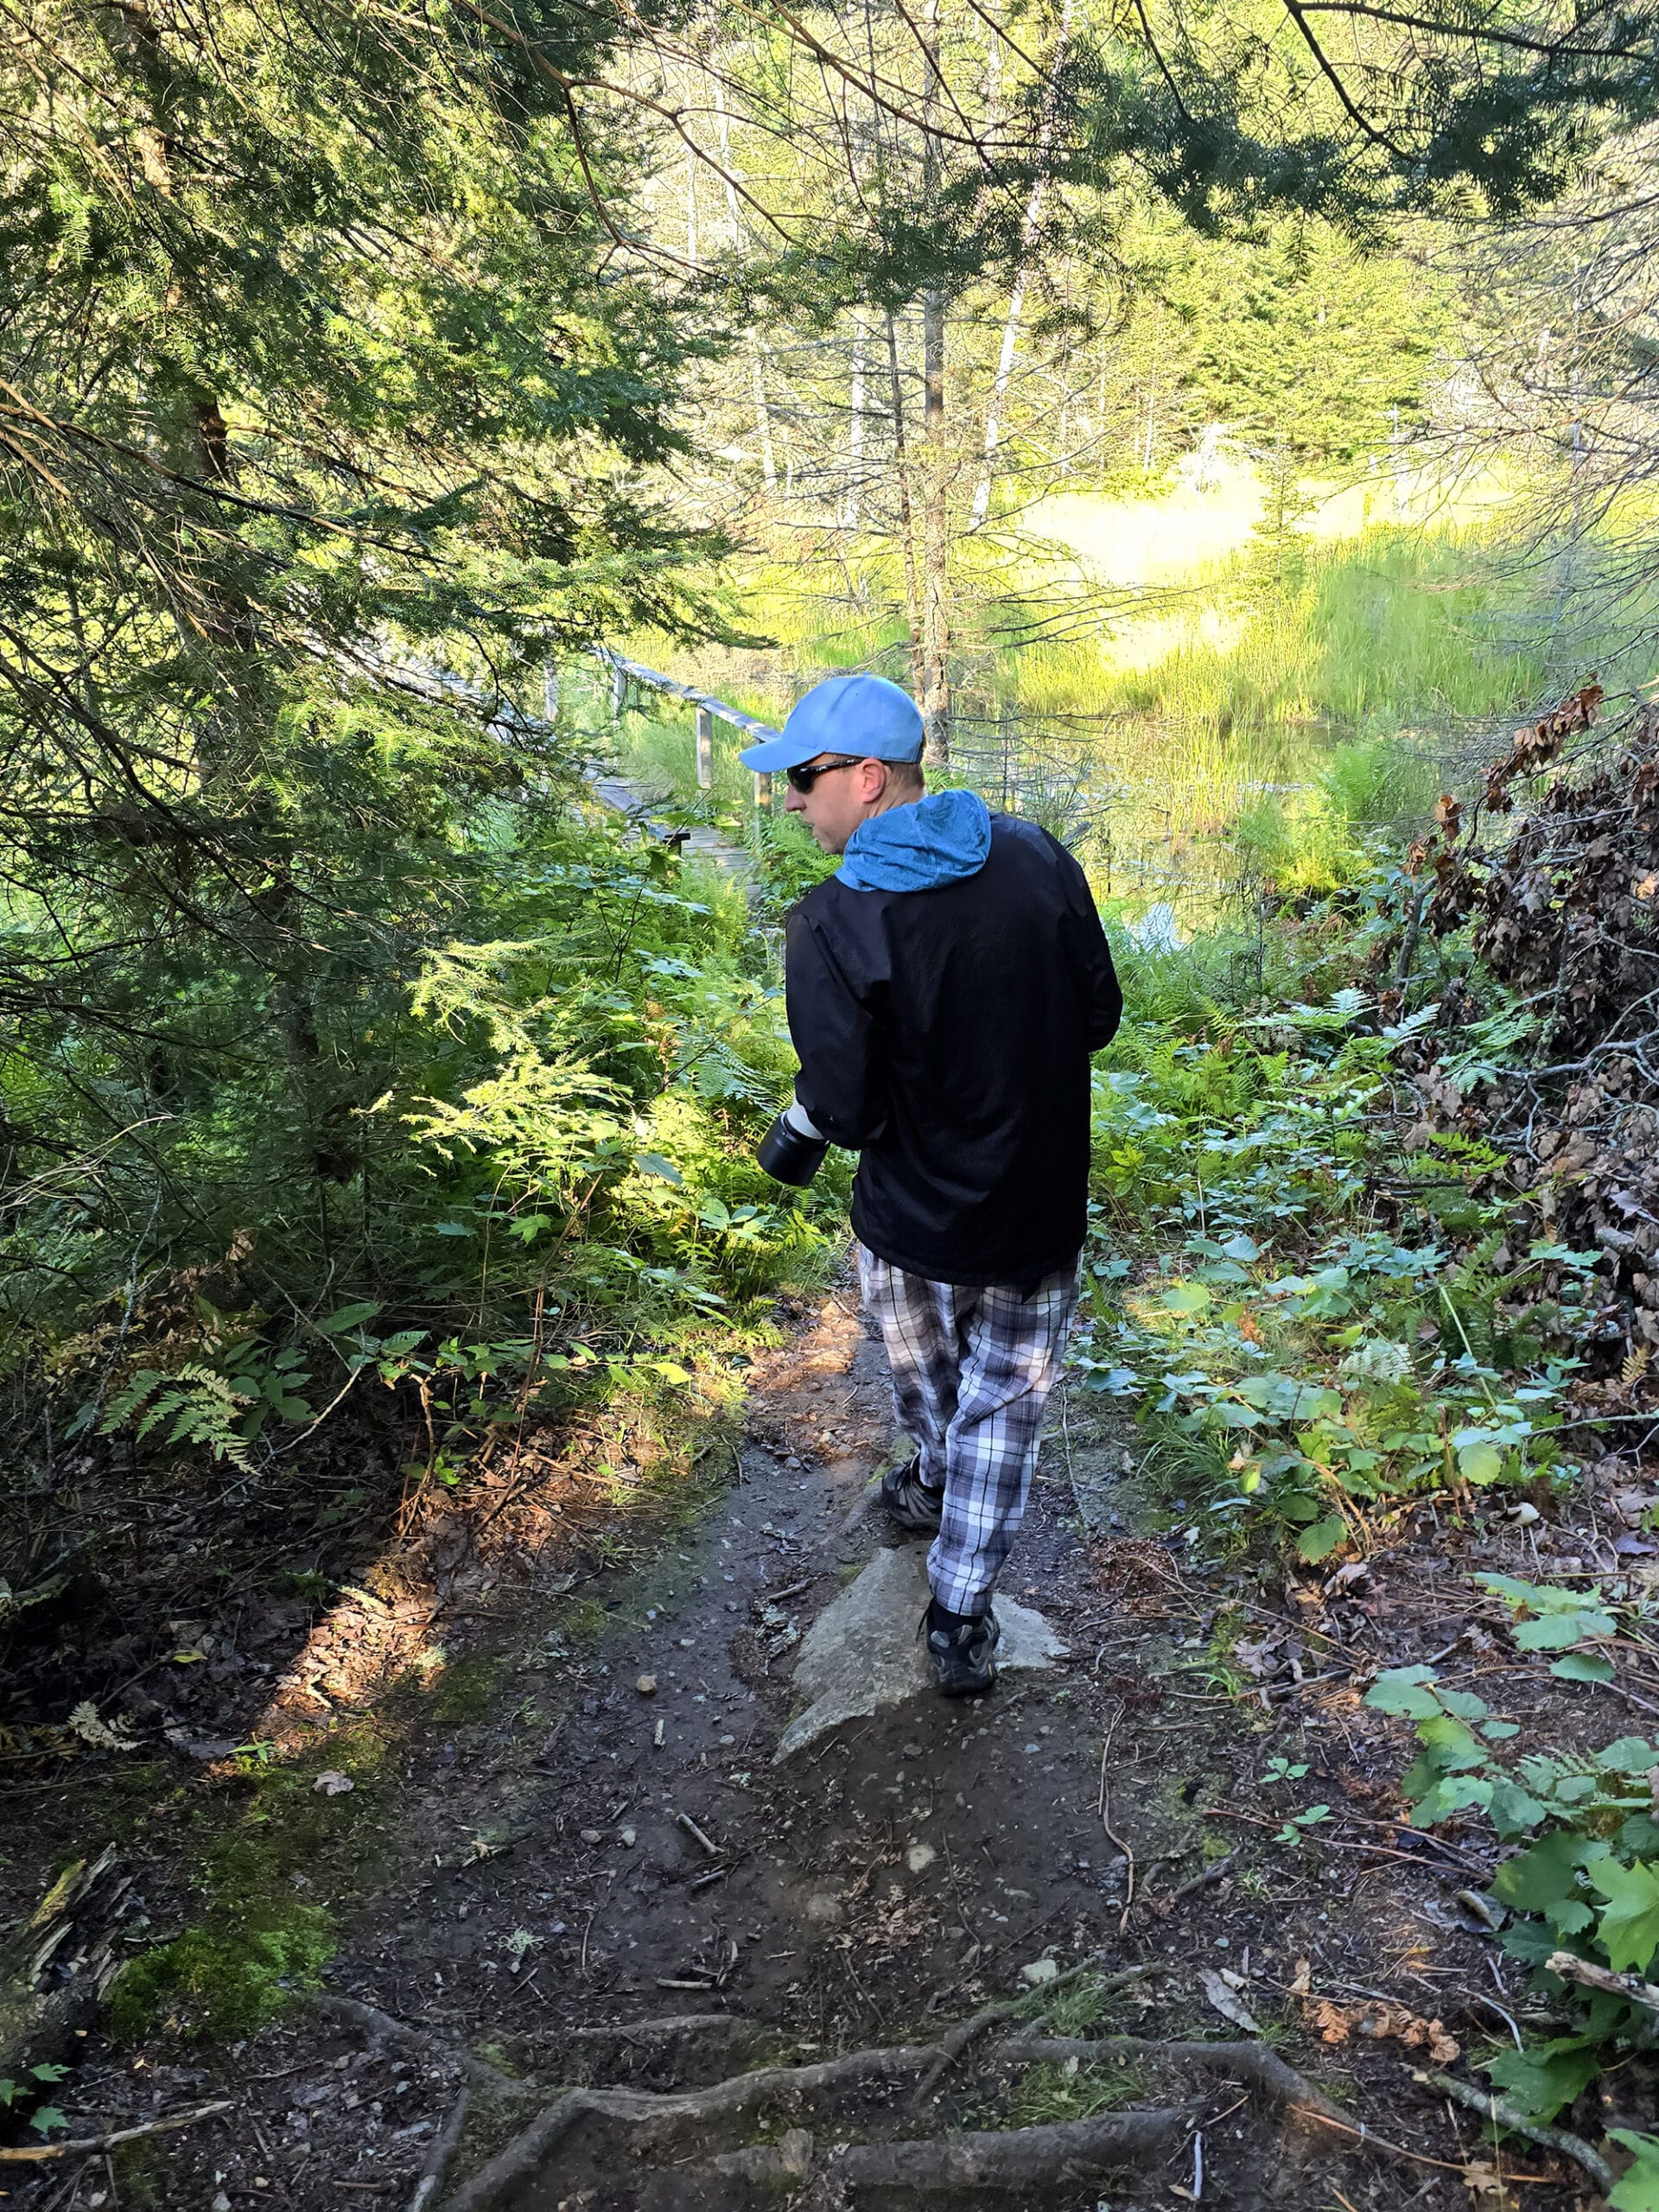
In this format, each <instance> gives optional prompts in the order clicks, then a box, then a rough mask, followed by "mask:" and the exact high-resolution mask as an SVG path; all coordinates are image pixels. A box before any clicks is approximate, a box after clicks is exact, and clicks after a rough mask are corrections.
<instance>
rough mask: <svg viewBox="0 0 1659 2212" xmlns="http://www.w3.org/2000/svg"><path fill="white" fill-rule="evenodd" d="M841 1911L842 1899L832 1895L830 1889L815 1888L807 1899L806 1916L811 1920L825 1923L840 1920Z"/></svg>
mask: <svg viewBox="0 0 1659 2212" xmlns="http://www.w3.org/2000/svg"><path fill="white" fill-rule="evenodd" d="M841 1912H842V1906H841V1899H840V1898H839V1897H831V1896H830V1894H829V1891H828V1890H815V1891H813V1893H812V1895H811V1896H810V1897H808V1899H807V1901H806V1916H807V1918H808V1919H809V1920H811V1921H817V1922H819V1923H827V1922H829V1921H835V1920H839V1919H840V1918H841Z"/></svg>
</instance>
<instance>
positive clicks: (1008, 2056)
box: [991, 2035, 1345, 2124]
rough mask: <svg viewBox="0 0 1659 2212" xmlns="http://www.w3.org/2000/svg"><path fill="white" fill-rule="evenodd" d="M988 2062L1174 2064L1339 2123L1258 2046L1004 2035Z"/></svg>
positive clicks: (1324, 2101)
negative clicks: (1117, 2060)
mask: <svg viewBox="0 0 1659 2212" xmlns="http://www.w3.org/2000/svg"><path fill="white" fill-rule="evenodd" d="M991 2057H992V2059H993V2061H994V2062H995V2063H997V2064H999V2065H1003V2066H1029V2065H1048V2064H1054V2065H1060V2064H1063V2063H1065V2060H1067V2059H1068V2058H1075V2059H1076V2060H1077V2062H1078V2063H1079V2064H1081V2065H1088V2064H1091V2063H1094V2062H1096V2060H1100V2059H1106V2058H1166V2059H1168V2060H1170V2061H1172V2062H1173V2063H1174V2064H1176V2065H1185V2066H1199V2067H1203V2068H1204V2069H1205V2070H1206V2071H1207V2072H1209V2073H1211V2074H1225V2075H1229V2076H1230V2078H1231V2079H1232V2080H1233V2081H1235V2082H1244V2083H1245V2084H1246V2085H1247V2087H1249V2088H1252V2089H1255V2091H1256V2092H1257V2093H1258V2094H1260V2095H1262V2096H1263V2097H1265V2098H1266V2099H1267V2100H1268V2103H1269V2104H1274V2105H1278V2106H1280V2107H1282V2108H1283V2109H1284V2110H1285V2111H1287V2112H1294V2113H1303V2114H1306V2116H1308V2117H1309V2118H1311V2119H1314V2120H1341V2119H1342V2114H1341V2113H1339V2112H1338V2110H1337V2107H1335V2105H1333V2104H1332V2101H1331V2100H1330V2099H1329V2097H1327V2096H1325V2095H1324V2094H1322V2093H1321V2092H1320V2091H1319V2090H1318V2089H1316V2088H1314V2086H1313V2083H1312V2082H1310V2081H1308V2080H1306V2077H1305V2076H1304V2075H1300V2074H1299V2073H1298V2072H1297V2071H1296V2069H1295V2068H1294V2066H1287V2065H1286V2063H1285V2062H1284V2060H1283V2059H1282V2058H1281V2057H1280V2056H1279V2054H1278V2052H1277V2051H1276V2050H1269V2048H1268V2045H1267V2044H1264V2043H1181V2042H1173V2041H1171V2042H1166V2041H1164V2040H1162V2039H1160V2038H1159V2037H1153V2036H1101V2037H1094V2038H1090V2037H1082V2036H1044V2035H1023V2036H1007V2037H1004V2038H1003V2040H1002V2041H1001V2043H1000V2044H996V2045H995V2048H994V2050H992V2052H991ZM1344 2124H1345V2123H1344Z"/></svg>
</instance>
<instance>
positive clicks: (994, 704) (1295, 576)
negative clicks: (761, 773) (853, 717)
mask: <svg viewBox="0 0 1659 2212" xmlns="http://www.w3.org/2000/svg"><path fill="white" fill-rule="evenodd" d="M1490 527H1491V525H1490V524H1484V525H1482V524H1473V523H1467V522H1465V523H1464V524H1456V525H1454V524H1442V525H1440V526H1439V527H1433V526H1429V525H1417V526H1407V525H1402V524H1398V523H1372V524H1369V525H1368V526H1367V527H1365V528H1364V529H1363V530H1361V531H1358V532H1357V534H1355V535H1352V536H1350V537H1344V538H1323V539H1322V538H1318V537H1311V536H1306V535H1304V534H1303V533H1302V532H1300V531H1296V530H1289V531H1286V530H1279V531H1274V530H1273V529H1270V528H1264V529H1262V530H1260V531H1257V533H1256V534H1255V537H1253V538H1252V539H1250V541H1249V543H1247V544H1246V545H1245V546H1244V547H1243V549H1242V550H1240V551H1238V552H1236V554H1234V555H1233V556H1230V557H1229V558H1227V559H1225V560H1221V561H1216V560H1213V559H1211V560H1209V561H1207V562H1203V563H1195V564H1194V565H1193V566H1192V568H1191V569H1190V570H1189V571H1188V572H1187V573H1186V574H1185V575H1184V576H1183V577H1182V578H1181V580H1180V582H1179V586H1178V587H1177V586H1168V585H1164V586H1160V587H1158V588H1157V590H1156V591H1155V593H1151V594H1145V595H1143V596H1142V597H1141V599H1139V600H1138V601H1135V600H1133V599H1132V598H1131V597H1130V596H1129V595H1128V594H1125V593H1123V592H1121V591H1120V592H1117V593H1116V594H1106V593H1103V592H1099V591H1096V590H1095V589H1094V588H1092V587H1091V586H1090V584H1089V582H1088V580H1087V579H1086V578H1085V577H1084V574H1083V572H1082V570H1081V569H1080V567H1079V566H1078V565H1077V563H1075V562H1073V563H1072V564H1071V569H1070V571H1069V573H1068V574H1065V575H1063V574H1062V573H1061V569H1060V567H1059V566H1058V565H1057V563H1055V561H1054V560H1053V559H1052V557H1047V556H1045V558H1044V560H1042V561H1038V560H1034V559H1029V558H1028V559H1027V561H1026V563H1025V565H1024V567H1023V568H1021V567H1020V564H1019V563H1018V562H1014V561H1012V560H1011V559H1010V557H1009V556H1007V554H1006V552H1003V553H1000V554H999V553H998V552H997V551H995V549H988V548H985V547H983V546H982V545H981V543H980V542H979V541H974V542H973V543H971V544H970V545H969V547H968V548H967V549H966V550H964V551H963V555H962V569H961V574H960V575H959V577H958V595H959V599H960V601H961V602H962V603H961V607H960V609H959V620H958V647H959V652H958V659H957V666H956V670H955V677H954V682H955V691H954V701H955V718H954V739H953V751H952V761H951V766H950V771H949V775H948V780H951V781H960V782H964V783H969V784H971V785H974V786H975V787H976V788H977V789H979V790H980V791H982V792H983V793H984V794H985V796H986V798H987V799H988V801H989V803H990V804H993V805H995V806H999V807H1001V808H1003V809H1005V810H1009V811H1014V812H1018V813H1021V814H1024V815H1026V816H1027V817H1031V818H1033V819H1035V820H1037V821H1039V822H1040V823H1043V824H1044V826H1045V827H1046V828H1048V829H1052V830H1053V831H1054V832H1055V833H1056V834H1057V835H1058V836H1062V837H1064V838H1065V840H1066V842H1069V843H1071V845H1072V846H1073V847H1074V849H1077V851H1078V852H1079V855H1080V856H1081V857H1082V858H1083V859H1084V862H1085V865H1086V866H1087V867H1088V868H1089V869H1090V875H1091V877H1092V879H1093V880H1094V882H1095V886H1096V892H1097V893H1098V894H1099V895H1100V896H1101V897H1102V898H1103V900H1105V901H1109V902H1116V906H1117V907H1118V909H1119V911H1120V912H1121V913H1122V915H1123V917H1124V918H1127V919H1130V920H1138V919H1139V918H1141V917H1142V916H1144V915H1145V914H1146V913H1147V911H1148V910H1149V909H1151V908H1153V907H1154V906H1160V905H1162V906H1167V907H1168V908H1169V909H1170V911H1171V912H1172V914H1173V915H1174V916H1176V917H1178V918H1179V924H1180V926H1181V930H1182V932H1183V933H1184V934H1185V933H1191V932H1192V931H1203V930H1208V929H1213V928H1215V927H1216V926H1217V925H1219V924H1221V923H1222V922H1223V921H1224V920H1225V919H1226V918H1228V917H1230V916H1232V917H1236V915H1237V914H1238V913H1239V912H1241V911H1248V909H1249V906H1250V905H1251V903H1252V901H1253V900H1259V899H1261V898H1262V897H1264V896H1266V897H1268V898H1278V897H1283V896H1286V895H1290V896H1299V895H1306V894H1315V893H1320V892H1323V891H1326V890H1329V889H1331V888H1332V887H1336V886H1338V885H1340V884H1342V883H1344V882H1346V881H1349V880H1352V878H1353V877H1354V875H1355V874H1357V873H1359V872H1361V871H1363V869H1364V868H1366V867H1367V866H1368V865H1369V864H1370V861H1371V859H1372V858H1373V857H1374V855H1375V852H1376V846H1377V843H1378V842H1379V839H1380V838H1382V837H1383V836H1385V835H1386V836H1394V837H1396V838H1398V837H1401V836H1406V835H1408V834H1410V833H1411V832H1412V831H1414V829H1416V828H1417V827H1418V826H1419V825H1421V823H1424V822H1425V821H1426V820H1427V818H1428V817H1429V815H1430V814H1431V812H1432V809H1433V803H1434V800H1435V798H1436V797H1437V796H1438V794H1439V793H1440V791H1443V790H1446V789H1453V790H1456V789H1458V788H1459V786H1460V784H1461V783H1462V782H1463V781H1465V780H1466V777H1467V773H1468V771H1467V768H1466V766H1465V763H1466V762H1467V761H1468V760H1471V759H1472V758H1473V757H1474V755H1475V754H1477V753H1485V752H1489V751H1490V749H1491V743H1492V742H1493V741H1494V739H1495V738H1497V739H1501V738H1502V736H1503V735H1504V734H1506V732H1507V725H1508V724H1509V722H1510V721H1511V720H1512V719H1513V718H1514V717H1515V716H1516V715H1518V714H1520V713H1522V711H1524V710H1526V709H1529V708H1531V707H1533V706H1534V705H1535V703H1536V702H1538V701H1539V700H1540V699H1541V698H1542V697H1543V696H1544V695H1545V694H1546V693H1547V692H1548V690H1550V688H1551V686H1552V684H1553V683H1555V681H1556V678H1557V677H1558V676H1559V673H1560V671H1558V670H1555V669H1554V659H1555V658H1556V656H1557V654H1558V652H1559V651H1560V624H1561V613H1562V610H1561V601H1560V587H1559V578H1558V577H1557V576H1556V575H1554V571H1553V570H1551V569H1549V568H1548V565H1547V564H1546V565H1541V566H1540V567H1539V568H1538V569H1537V570H1536V571H1535V573H1534V574H1532V575H1530V576H1526V577H1522V575H1519V574H1518V573H1517V571H1516V569H1515V568H1514V567H1513V566H1512V565H1510V564H1507V563H1505V562H1503V560H1502V559H1500V557H1499V556H1498V555H1497V553H1496V552H1495V551H1494V550H1493V547H1492V544H1491V541H1490V538H1489V537H1487V536H1484V535H1483V534H1482V531H1483V530H1488V531H1489V530H1490ZM898 597H899V594H898V591H897V589H896V578H895V577H894V576H893V575H892V574H891V573H890V572H889V569H888V568H887V567H886V566H884V564H883V563H882V561H881V559H880V558H879V557H878V556H875V555H874V554H871V555H868V556H865V557H864V558H863V559H862V561H861V562H856V561H854V560H851V559H849V558H846V557H838V558H837V559H836V560H835V561H834V562H832V561H831V560H830V559H829V557H828V556H825V555H824V554H823V553H822V552H821V551H820V552H818V553H817V554H812V553H810V552H806V553H800V554H798V556H796V557H792V558H789V559H785V558H781V557H780V558H779V559H776V560H774V561H772V563H769V564H767V565H764V566H760V567H758V568H757V569H755V570H754V571H753V572H752V573H751V574H750V575H748V576H747V578H746V579H744V580H743V584H742V598H743V607H744V616H745V620H746V623H747V625H748V626H749V627H750V628H751V630H752V631H754V632H763V633H765V634H766V635H768V636H770V637H771V638H772V639H773V641H774V643H773V645H772V648H771V649H770V650H769V651H768V652H765V653H755V652H742V653H738V652H731V651H728V650H723V649H709V650H707V651H704V652H700V653H697V654H695V655H692V656H687V655H686V654H684V653H683V652H676V651H675V650H674V649H673V648H672V647H671V645H668V644H666V643H665V642H664V641H662V640H652V639H641V640H638V641H635V643H634V645H633V647H632V650H633V651H634V652H637V654H638V656H639V658H642V659H644V660H645V661H646V662H648V663H650V664H652V665H655V666H659V667H664V668H671V670H672V671H673V672H674V673H676V674H677V675H680V676H681V677H685V678H688V679H689V680H691V681H694V682H696V683H700V684H702V685H703V686H704V687H705V688H707V689H709V690H712V691H714V692H715V693H716V694H717V695H719V696H722V697H725V698H728V699H730V700H732V701H733V702H734V703H737V704H741V705H742V706H744V707H746V708H747V709H749V710H750V711H751V712H753V713H756V714H759V715H761V716H762V717H763V718H764V719H766V720H769V721H773V722H781V721H783V720H784V719H785V716H786V715H787V713H788V710H789V708H790V706H791V704H792V702H793V701H794V699H795V698H796V697H798V696H799V694H800V692H801V691H802V690H804V689H806V688H807V687H808V686H809V685H810V683H812V682H814V681H816V680H817V679H818V678H819V677H822V676H823V675H824V674H826V673H829V672H832V671H836V670H839V669H845V668H855V667H873V668H875V669H878V670H880V671H881V672H883V673H886V674H888V675H890V676H893V677H895V678H896V679H898V680H899V681H900V682H905V681H907V680H908V677H909V674H910V671H909V665H908V664H909V648H908V637H907V633H906V629H905V626H904V624H903V622H902V620H899V618H898V617H897V616H896V615H895V613H894V611H893V610H894V607H895V602H896V601H897V599H898ZM1045 632H1046V634H1045ZM1595 642H1596V641H1595V640H1594V639H1592V638H1590V637H1589V636H1588V635H1587V634H1586V632H1584V630H1583V628H1582V626H1580V627H1579V628H1578V629H1577V630H1575V632H1574V638H1573V650H1574V652H1575V653H1577V654H1579V655H1580V656H1581V655H1582V654H1583V653H1584V652H1587V651H1590V650H1592V647H1593V645H1594V644H1595ZM1610 642H1611V641H1610ZM1577 665H1578V664H1577V662H1576V661H1575V662H1574V667H1575V668H1576V667H1577ZM1586 665H1587V664H1586ZM1583 672H1584V671H1580V677H1579V679H1578V680H1582V673H1583ZM595 696H597V686H596V687H595ZM600 705H601V712H600V713H599V714H598V715H596V716H595V718H594V725H593V726H594V727H596V729H597V734H598V735H599V736H600V737H601V739H604V740H606V741H607V742H608V743H609V744H611V745H612V746H613V748H614V750H615V753H616V754H617V757H618V758H619V760H620V761H621V762H622V764H623V765H624V766H625V767H626V768H627V769H628V770H629V771H630V772H632V773H634V774H637V775H639V776H641V777H643V778H645V779H647V780H649V781H652V782H654V783H656V784H658V785H660V787H661V788H662V790H663V791H664V793H665V794H667V795H669V796H670V797H671V798H672V799H673V800H675V801H676V802H677V803H678V804H683V805H685V806H688V807H690V808H692V809H695V810H696V811H697V813H698V814H699V816H700V817H702V818H713V819H719V820H722V821H724V822H726V823H728V824H729V825H730V826H731V827H733V828H734V829H743V828H744V827H745V825H749V827H750V828H751V829H752V828H753V793H752V788H751V779H750V778H749V777H748V775H747V772H745V771H744V770H743V769H742V767H741V766H740V764H739V762H738V759H737V754H738V752H739V750H740V748H741V746H742V744H743V743H744V742H745V741H744V740H743V739H742V738H741V736H740V735H739V734H738V733H737V732H735V731H734V730H732V729H731V728H729V727H728V726H727V725H725V724H716V726H715V746H714V758H715V769H714V785H713V788H712V790H711V791H707V792H699V791H697V788H696V753H695V743H694V739H693V734H692V718H691V715H690V711H689V710H688V709H680V708H677V707H674V706H669V705H667V704H666V703H652V702H649V701H645V702H638V703H635V704H632V705H631V706H630V709H629V710H628V712H627V713H626V715H625V716H624V717H623V719H622V721H620V723H617V724H613V725H612V724H609V723H608V703H607V702H600Z"/></svg>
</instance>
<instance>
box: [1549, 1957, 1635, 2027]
mask: <svg viewBox="0 0 1659 2212" xmlns="http://www.w3.org/2000/svg"><path fill="white" fill-rule="evenodd" d="M1545 1963H1546V1965H1547V1966H1548V1968H1549V1970H1550V1972H1551V1974H1560V1977H1561V1980H1563V1981H1576V1982H1579V1983H1580V1984H1581V1985H1582V1986H1584V1987H1585V1988H1586V1989H1605V1991H1606V1992H1607V1993H1608V1995H1609V1996H1610V1997H1628V1998H1629V1999H1630V2002H1631V2004H1632V2005H1646V2007H1647V2009H1648V2010H1649V2012H1659V1984H1656V1983H1654V1982H1651V1981H1643V1979H1642V1977H1641V1975H1640V1974H1615V1973H1614V1972H1613V1970H1612V1968H1611V1967H1598V1966H1592V1964H1591V1962H1590V1961H1589V1960H1588V1959H1581V1958H1580V1957H1579V1956H1578V1955H1577V1953H1576V1952H1573V1951H1552V1952H1551V1953H1550V1955H1549V1957H1548V1960H1547V1961H1545Z"/></svg>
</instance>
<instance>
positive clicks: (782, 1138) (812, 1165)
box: [755, 1104, 829, 1191]
mask: <svg viewBox="0 0 1659 2212" xmlns="http://www.w3.org/2000/svg"><path fill="white" fill-rule="evenodd" d="M803 1122H804V1123H805V1127H804V1128H803V1127H802V1124H803ZM828 1151H829V1138H828V1137H824V1136H820V1135H818V1132H817V1130H816V1129H815V1128H813V1126H812V1124H811V1122H809V1121H807V1118H806V1116H805V1114H804V1112H803V1111H802V1109H801V1108H800V1107H798V1106H797V1105H794V1104H791V1105H788V1106H785V1109H784V1110H783V1112H782V1113H781V1114H780V1115H779V1116H778V1118H777V1120H776V1121H775V1122H773V1123H772V1127H771V1128H769V1129H768V1130H767V1131H766V1135H765V1136H764V1137H762V1138H761V1140H760V1151H759V1152H758V1153H757V1154H755V1158H756V1159H757V1160H759V1161H760V1165H761V1166H762V1167H764V1168H765V1169H766V1173H767V1174H768V1175H770V1176H771V1178H772V1181H773V1182H774V1183H789V1184H791V1185H793V1186H794V1188H795V1189H796V1190H798V1191H802V1190H804V1189H805V1188H806V1185H808V1184H809V1183H810V1181H811V1180H812V1178H813V1177H814V1176H815V1175H816V1174H817V1172H818V1170H819V1168H820V1167H822V1166H823V1155H824V1154H825V1153H826V1152H828Z"/></svg>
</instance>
